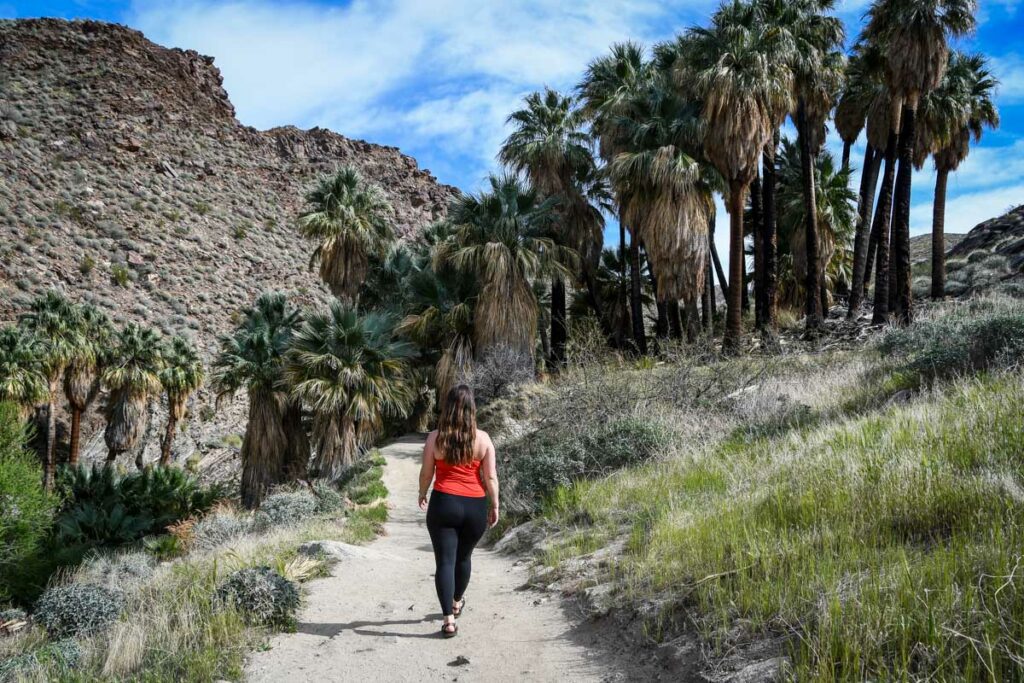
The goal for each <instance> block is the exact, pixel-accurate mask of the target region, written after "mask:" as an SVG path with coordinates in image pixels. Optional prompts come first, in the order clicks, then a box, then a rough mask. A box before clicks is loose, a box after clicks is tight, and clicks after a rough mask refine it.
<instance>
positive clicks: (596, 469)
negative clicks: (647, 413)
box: [499, 417, 671, 514]
mask: <svg viewBox="0 0 1024 683" xmlns="http://www.w3.org/2000/svg"><path fill="white" fill-rule="evenodd" d="M670 443H671V435H670V433H669V431H668V430H667V429H666V428H665V426H663V425H662V424H660V423H658V422H654V421H650V420H646V419H643V418H639V417H623V418H619V419H617V420H615V421H613V422H609V423H607V424H603V425H595V426H593V427H592V428H590V429H588V430H583V431H580V432H572V431H554V430H550V431H541V432H535V433H533V434H530V435H528V436H525V437H522V438H520V439H517V440H515V441H512V442H510V443H508V444H506V446H505V447H504V449H503V452H502V458H501V460H502V462H501V463H499V470H500V471H501V476H502V479H503V483H504V489H505V493H504V495H503V496H502V498H503V501H504V504H505V507H506V508H507V509H508V511H509V512H510V513H512V514H529V513H533V512H536V511H537V510H538V509H539V508H540V506H541V504H542V502H543V501H544V499H545V498H546V497H548V496H549V495H551V494H552V493H554V491H555V490H556V489H557V488H559V487H560V486H569V485H571V484H572V483H573V482H575V481H578V480H581V479H587V478H592V477H599V476H603V475H606V474H610V473H611V472H614V471H615V470H618V469H621V468H623V467H627V466H629V465H634V464H637V463H641V462H644V461H646V460H649V459H651V458H653V457H655V456H657V455H659V454H660V453H662V452H663V451H664V450H665V449H666V448H668V446H669V444H670Z"/></svg>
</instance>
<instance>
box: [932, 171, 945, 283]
mask: <svg viewBox="0 0 1024 683" xmlns="http://www.w3.org/2000/svg"><path fill="white" fill-rule="evenodd" d="M948 179H949V167H947V166H940V167H939V169H938V172H937V174H936V176H935V201H934V202H933V204H932V298H933V299H942V298H945V296H946V238H945V229H946V181H947V180H948Z"/></svg>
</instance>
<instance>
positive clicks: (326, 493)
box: [313, 481, 345, 515]
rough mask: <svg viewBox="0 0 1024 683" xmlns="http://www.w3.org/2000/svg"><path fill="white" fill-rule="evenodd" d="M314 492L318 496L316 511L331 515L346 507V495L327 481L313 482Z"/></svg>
mask: <svg viewBox="0 0 1024 683" xmlns="http://www.w3.org/2000/svg"><path fill="white" fill-rule="evenodd" d="M313 494H314V495H315V496H316V511H317V512H318V513H319V514H321V515H329V514H331V513H334V512H337V511H338V510H341V509H343V508H344V507H345V497H344V496H342V495H341V492H340V491H339V490H338V489H337V488H335V487H334V486H331V485H330V484H329V483H327V482H326V481H315V482H313Z"/></svg>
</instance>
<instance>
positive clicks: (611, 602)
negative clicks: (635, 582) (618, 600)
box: [582, 583, 615, 619]
mask: <svg viewBox="0 0 1024 683" xmlns="http://www.w3.org/2000/svg"><path fill="white" fill-rule="evenodd" d="M614 593H615V586H614V585H613V584H611V583H600V584H598V585H596V586H591V587H589V588H585V589H584V590H583V594H582V602H583V608H584V609H585V610H586V612H587V616H589V617H590V618H591V619H597V618H598V617H603V616H606V615H607V614H608V613H609V612H611V611H612V608H613V607H615V595H614Z"/></svg>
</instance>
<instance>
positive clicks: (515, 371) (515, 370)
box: [462, 346, 535, 406]
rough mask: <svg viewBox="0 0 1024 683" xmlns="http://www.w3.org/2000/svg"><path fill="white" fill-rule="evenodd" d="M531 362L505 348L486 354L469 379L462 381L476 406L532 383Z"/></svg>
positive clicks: (497, 348) (522, 355) (520, 354)
mask: <svg viewBox="0 0 1024 683" xmlns="http://www.w3.org/2000/svg"><path fill="white" fill-rule="evenodd" d="M534 377H535V373H534V365H533V359H532V358H531V357H530V356H529V355H528V354H522V353H520V352H518V351H516V350H514V349H512V348H510V347H507V346H498V347H496V348H493V349H491V350H489V351H487V353H486V354H484V356H483V357H482V358H481V359H480V360H479V361H477V362H476V364H475V365H474V366H473V370H472V373H471V375H470V376H469V377H465V378H462V381H464V382H465V383H466V384H468V385H470V386H471V387H472V388H473V396H474V398H475V399H476V402H477V404H478V405H481V406H482V405H485V404H487V403H489V402H491V401H494V400H497V399H500V398H504V397H506V396H508V395H509V394H511V393H512V390H513V389H514V388H515V387H516V386H518V385H520V384H528V383H530V382H532V381H533V380H534Z"/></svg>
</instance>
